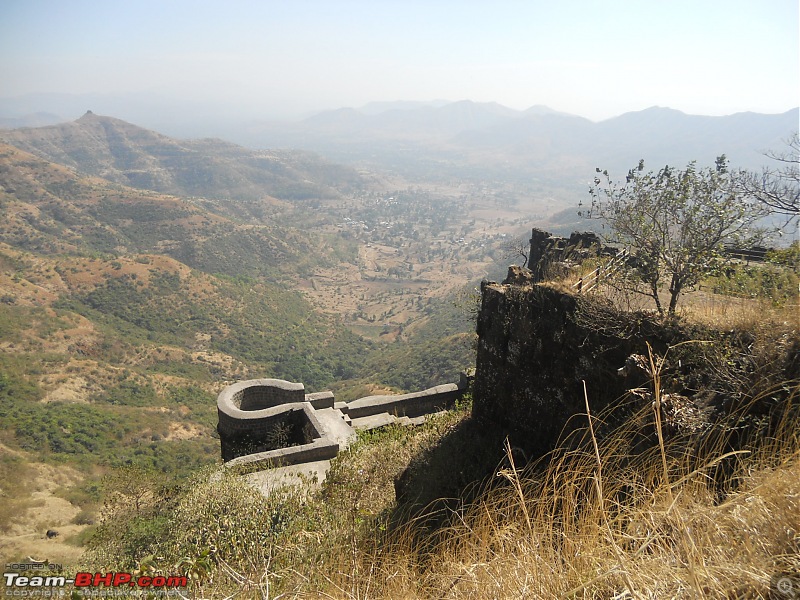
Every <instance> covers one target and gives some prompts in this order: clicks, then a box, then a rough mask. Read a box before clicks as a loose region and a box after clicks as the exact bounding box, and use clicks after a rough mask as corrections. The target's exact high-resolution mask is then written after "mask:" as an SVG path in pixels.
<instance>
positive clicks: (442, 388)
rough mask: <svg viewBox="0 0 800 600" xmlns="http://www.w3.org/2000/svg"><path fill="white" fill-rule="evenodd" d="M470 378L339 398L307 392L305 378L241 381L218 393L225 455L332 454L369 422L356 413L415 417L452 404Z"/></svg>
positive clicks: (288, 461)
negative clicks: (340, 400) (391, 392)
mask: <svg viewBox="0 0 800 600" xmlns="http://www.w3.org/2000/svg"><path fill="white" fill-rule="evenodd" d="M468 383H469V380H468V378H466V376H464V377H462V379H461V382H460V383H459V384H458V385H456V384H454V383H453V384H446V385H439V386H436V387H433V388H430V389H427V390H423V391H421V392H414V393H410V394H399V395H383V396H368V397H366V398H359V399H358V400H355V401H353V402H350V403H337V402H336V401H335V397H334V394H333V392H330V391H325V392H315V393H312V394H306V393H305V388H304V386H303V384H302V383H291V382H288V381H283V380H281V379H251V380H248V381H240V382H238V383H235V384H233V385H230V386H228V387H226V388H225V389H224V390H222V392H220V394H219V396H218V397H217V413H218V417H219V423H218V425H217V431H218V432H219V436H220V445H221V450H222V459H223V460H224V461H226V463H228V464H229V465H231V466H237V468H238V467H241V468H247V469H249V468H267V467H269V466H280V465H293V464H298V463H306V462H313V461H319V460H327V459H330V458H333V457H334V456H336V454H337V453H338V451H339V448H340V447H341V446H342V444H346V443H347V440H348V439H349V438H350V437H352V436H353V435H354V431H353V427H357V428H359V427H367V425H364V424H353V421H352V420H353V419H359V418H362V417H370V416H373V415H383V416H385V417H389V416H391V417H412V418H413V417H419V416H423V415H426V414H429V413H432V412H437V411H440V410H444V409H447V408H451V407H452V406H453V405H454V404H455V402H456V400H458V399H459V398H460V397H461V396H462V395H463V394H464V392H465V391H466V388H467V385H468ZM323 417H324V419H323ZM323 420H324V422H323ZM379 421H380V418H379ZM386 422H387V423H388V422H392V421H391V419H388V420H387V421H386ZM373 426H374V425H373Z"/></svg>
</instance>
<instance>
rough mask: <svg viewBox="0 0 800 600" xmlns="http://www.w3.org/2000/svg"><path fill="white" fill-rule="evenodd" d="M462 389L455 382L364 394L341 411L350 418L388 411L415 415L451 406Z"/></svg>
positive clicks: (399, 414)
mask: <svg viewBox="0 0 800 600" xmlns="http://www.w3.org/2000/svg"><path fill="white" fill-rule="evenodd" d="M463 394H464V390H463V389H461V388H459V386H458V385H456V384H455V383H447V384H444V385H437V386H436V387H432V388H429V389H427V390H423V391H421V392H412V393H410V394H401V395H380V396H366V397H364V398H359V399H358V400H354V401H353V402H350V403H348V404H347V405H346V406H345V407H344V408H342V412H343V413H345V414H347V415H348V416H349V417H350V418H351V419H357V418H360V417H366V416H370V415H375V414H378V413H384V412H385V413H389V414H392V415H395V416H398V417H417V416H419V415H423V414H426V413H430V412H436V411H438V410H445V409H448V408H452V406H453V405H454V404H455V402H456V400H458V399H459V398H460V397H461V396H462V395H463Z"/></svg>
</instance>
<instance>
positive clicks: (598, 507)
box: [336, 415, 800, 598]
mask: <svg viewBox="0 0 800 600" xmlns="http://www.w3.org/2000/svg"><path fill="white" fill-rule="evenodd" d="M651 418H654V415H651ZM796 425H797V423H796V422H791V421H789V420H785V421H784V423H783V424H782V426H781V428H780V431H778V432H777V434H776V436H775V437H774V438H772V439H770V440H769V441H767V442H766V443H765V444H763V445H762V446H761V447H759V448H751V449H748V450H742V451H739V452H728V453H723V452H722V446H721V444H720V446H718V447H717V448H716V449H715V450H712V451H707V452H706V453H705V454H698V453H696V452H688V451H685V452H680V453H676V452H675V449H674V448H671V447H670V446H669V445H667V446H665V447H664V449H663V451H659V452H652V453H647V454H645V455H642V456H633V455H631V454H630V453H628V452H627V451H626V448H627V438H626V434H627V433H628V432H627V431H624V430H621V431H620V432H619V434H618V435H617V436H613V437H612V438H610V439H608V440H607V441H605V442H601V443H597V442H596V441H595V438H594V436H593V435H592V431H591V430H589V431H588V432H587V433H588V438H589V440H591V442H590V443H588V444H587V445H586V446H584V448H583V449H582V450H579V451H570V452H562V453H557V454H556V455H554V460H553V461H552V462H551V463H550V464H549V465H548V466H547V467H546V468H544V469H543V470H539V471H538V472H536V473H531V472H529V471H526V472H520V471H519V470H517V469H515V468H514V464H513V458H512V457H511V454H510V453H509V461H510V467H509V468H506V469H503V470H501V471H499V472H498V473H497V476H498V478H501V479H504V480H506V482H507V485H505V486H503V487H501V488H500V489H495V490H494V491H491V492H487V493H486V494H485V495H484V496H483V497H482V498H481V499H480V501H479V502H477V503H476V504H474V505H473V506H471V507H469V508H468V509H466V510H465V511H464V512H463V514H459V515H454V520H453V524H452V525H451V527H449V528H448V529H447V530H445V531H443V532H441V533H440V534H439V535H438V536H437V538H436V540H437V542H436V544H435V546H434V549H433V550H432V551H431V552H420V550H419V542H418V541H417V542H416V545H412V544H411V540H412V539H414V538H413V536H412V535H410V534H407V535H406V536H405V537H403V538H401V540H400V542H399V543H398V545H397V546H393V547H391V549H390V550H389V551H388V552H386V553H385V554H383V555H382V556H380V557H379V559H378V560H377V561H376V562H374V563H373V564H372V565H371V567H370V569H369V570H370V572H372V573H375V574H376V575H374V579H375V581H374V582H373V589H375V592H376V593H375V596H374V597H387V598H400V597H405V598H683V597H685V598H744V597H753V598H755V597H765V596H766V595H767V591H768V590H769V582H770V577H771V576H773V575H775V574H778V573H780V572H787V571H789V572H795V573H796V572H798V570H800V453H799V452H798V447H799V446H798V434H797V428H796ZM723 463H725V464H726V465H728V466H731V465H735V470H734V472H735V475H733V476H732V478H731V479H730V480H729V485H731V486H732V487H731V488H730V489H729V490H728V491H727V493H725V494H723V497H722V499H721V500H720V488H719V485H720V484H719V482H718V481H715V478H714V477H713V475H714V474H715V473H716V472H717V470H718V468H719V467H720V466H721V465H722V464H723ZM378 573H380V575H377V574H378ZM376 588H380V591H378V589H376ZM340 591H343V590H340ZM336 596H337V597H356V596H355V595H353V594H349V593H344V594H336Z"/></svg>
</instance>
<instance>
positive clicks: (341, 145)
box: [233, 101, 798, 182]
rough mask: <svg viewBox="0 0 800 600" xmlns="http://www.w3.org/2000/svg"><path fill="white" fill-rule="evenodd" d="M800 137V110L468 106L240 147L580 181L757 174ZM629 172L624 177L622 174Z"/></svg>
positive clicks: (252, 140) (261, 134)
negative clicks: (599, 176)
mask: <svg viewBox="0 0 800 600" xmlns="http://www.w3.org/2000/svg"><path fill="white" fill-rule="evenodd" d="M797 128H798V109H796V108H795V109H792V110H790V111H787V112H785V113H782V114H775V115H767V114H758V113H739V114H734V115H729V116H724V117H709V116H699V115H688V114H685V113H682V112H680V111H677V110H673V109H669V108H661V107H652V108H648V109H646V110H642V111H638V112H631V113H626V114H623V115H620V116H619V117H615V118H612V119H608V120H605V121H601V122H599V123H595V122H593V121H590V120H588V119H585V118H583V117H579V116H575V115H570V114H567V113H562V112H558V111H555V110H552V109H550V108H548V107H544V106H534V107H532V108H530V109H528V110H526V111H517V110H513V109H510V108H508V107H505V106H502V105H499V104H495V103H476V102H469V101H462V102H453V103H449V104H445V105H441V106H437V105H424V106H403V105H398V106H392V105H391V104H389V105H387V106H386V110H383V111H381V112H377V111H376V110H375V107H374V106H368V107H366V108H365V109H339V110H334V111H327V112H323V113H319V114H317V115H314V116H313V117H310V118H308V119H306V120H304V121H302V122H300V123H294V124H276V123H262V124H258V123H254V124H251V125H250V126H248V128H247V129H246V130H240V131H237V132H235V133H234V134H233V135H234V138H235V139H236V140H237V141H238V142H240V143H243V144H245V145H248V146H251V147H302V148H304V149H308V150H314V151H317V152H320V153H321V154H323V155H324V156H326V157H327V158H329V159H331V160H335V161H339V162H345V163H347V164H353V163H360V162H368V163H373V164H376V165H377V164H383V165H384V166H387V167H389V168H393V169H400V170H402V171H405V172H406V173H408V174H414V173H418V172H427V171H429V170H430V169H429V168H426V167H425V163H428V166H430V165H431V164H435V165H438V166H440V167H441V168H442V173H443V174H446V176H448V177H452V176H454V175H457V176H466V177H469V176H470V172H471V173H472V176H477V177H486V176H495V177H497V176H511V177H520V176H521V177H545V178H550V179H552V178H553V176H556V177H558V178H560V179H562V180H564V181H565V182H567V181H569V180H570V179H571V178H572V177H573V176H574V177H579V178H580V179H581V180H585V179H586V178H587V177H588V174H587V173H588V170H592V169H593V168H594V167H595V166H602V167H604V168H609V169H613V170H623V169H624V170H627V169H628V168H630V167H632V166H634V165H636V164H637V163H638V161H639V159H642V158H643V159H645V161H646V163H647V164H648V165H652V166H653V167H654V168H655V167H657V166H663V165H664V164H685V163H687V162H689V161H691V160H697V161H698V162H699V163H701V164H713V161H714V159H715V158H716V157H717V156H719V155H720V154H725V155H727V156H728V158H729V159H730V161H731V164H732V165H734V166H741V167H747V168H753V167H758V166H760V165H762V164H765V163H766V162H767V159H765V157H764V155H763V154H764V152H766V151H768V150H775V149H780V148H781V147H782V145H783V142H784V140H785V139H786V138H787V137H788V136H789V135H790V134H791V132H792V131H794V130H796V129H797ZM623 172H624V171H623Z"/></svg>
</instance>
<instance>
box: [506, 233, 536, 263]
mask: <svg viewBox="0 0 800 600" xmlns="http://www.w3.org/2000/svg"><path fill="white" fill-rule="evenodd" d="M500 248H501V249H502V251H503V258H506V259H508V258H511V259H515V258H517V257H519V258H521V259H522V264H521V265H520V266H521V267H527V266H528V253H529V252H530V241H529V240H527V236H523V237H517V238H508V239H506V240H505V241H504V242H503V243H502V244H501V246H500Z"/></svg>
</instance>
